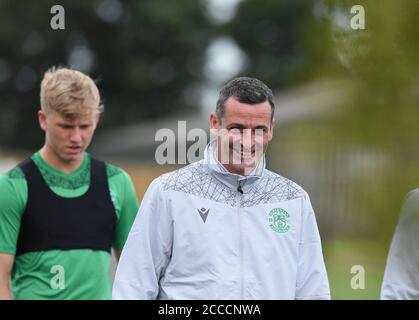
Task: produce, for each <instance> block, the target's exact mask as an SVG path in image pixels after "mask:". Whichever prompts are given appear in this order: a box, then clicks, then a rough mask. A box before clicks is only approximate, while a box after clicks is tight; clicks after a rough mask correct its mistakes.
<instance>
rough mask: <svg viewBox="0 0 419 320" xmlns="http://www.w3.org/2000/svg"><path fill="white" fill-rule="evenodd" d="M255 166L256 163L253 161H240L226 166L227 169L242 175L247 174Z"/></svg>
mask: <svg viewBox="0 0 419 320" xmlns="http://www.w3.org/2000/svg"><path fill="white" fill-rule="evenodd" d="M255 167H256V164H255V163H254V162H253V163H241V164H233V165H229V166H228V168H227V169H228V171H230V172H232V173H236V174H240V175H242V176H248V175H249V174H250V173H251V172H252V171H253V170H254V169H255Z"/></svg>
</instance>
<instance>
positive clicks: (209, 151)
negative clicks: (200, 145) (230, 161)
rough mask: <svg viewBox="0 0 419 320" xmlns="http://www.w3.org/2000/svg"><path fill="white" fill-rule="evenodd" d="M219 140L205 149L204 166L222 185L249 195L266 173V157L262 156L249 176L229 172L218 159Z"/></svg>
mask: <svg viewBox="0 0 419 320" xmlns="http://www.w3.org/2000/svg"><path fill="white" fill-rule="evenodd" d="M216 148H217V140H216V139H214V140H211V141H210V142H209V143H208V145H207V147H206V148H205V156H204V164H205V167H206V169H207V171H208V172H209V173H210V174H211V175H212V176H213V177H214V178H216V179H217V180H218V181H219V182H221V183H222V184H224V185H226V186H228V187H229V188H231V189H233V190H236V191H239V187H241V190H243V193H247V192H248V191H249V189H250V188H251V186H252V185H253V184H254V183H255V182H256V181H258V180H259V179H260V178H261V177H262V176H263V174H264V172H265V166H266V164H265V155H263V156H262V158H261V159H260V161H259V163H258V164H257V166H256V167H255V168H254V169H253V171H252V172H251V173H250V175H248V176H242V175H240V174H235V173H231V172H229V171H227V169H226V168H225V167H224V166H223V165H222V164H221V163H220V162H219V161H218V159H217V158H216V156H215V154H216Z"/></svg>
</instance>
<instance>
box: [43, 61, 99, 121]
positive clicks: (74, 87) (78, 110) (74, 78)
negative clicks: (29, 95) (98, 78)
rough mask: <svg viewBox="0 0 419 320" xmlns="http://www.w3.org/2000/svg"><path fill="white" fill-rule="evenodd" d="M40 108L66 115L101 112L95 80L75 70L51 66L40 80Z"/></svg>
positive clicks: (73, 115)
mask: <svg viewBox="0 0 419 320" xmlns="http://www.w3.org/2000/svg"><path fill="white" fill-rule="evenodd" d="M41 109H42V110H43V111H44V112H45V113H49V112H51V111H55V112H57V113H60V114H62V115H63V116H66V117H78V116H84V115H87V114H90V113H91V112H102V111H103V105H102V104H101V103H100V94H99V90H98V88H97V86H96V84H95V82H94V81H93V80H92V79H91V78H90V77H89V76H87V75H85V74H83V73H81V72H80V71H77V70H71V69H67V68H55V67H52V68H51V69H49V70H48V71H47V72H45V75H44V78H43V80H42V82H41Z"/></svg>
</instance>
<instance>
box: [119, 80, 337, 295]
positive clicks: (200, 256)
mask: <svg viewBox="0 0 419 320" xmlns="http://www.w3.org/2000/svg"><path fill="white" fill-rule="evenodd" d="M274 109H275V105H274V99H273V94H272V91H271V90H270V89H269V88H268V87H267V86H266V85H265V84H264V83H262V82H261V81H259V80H257V79H253V78H237V79H234V80H232V81H230V82H229V83H227V84H226V85H225V86H224V87H223V88H222V90H221V91H220V96H219V99H218V102H217V107H216V112H213V113H211V115H210V125H211V131H212V132H213V133H215V134H216V135H217V137H216V138H215V139H212V140H211V142H210V143H209V144H208V146H207V148H206V151H205V158H204V159H203V160H201V161H198V162H196V163H193V164H191V165H188V166H186V167H184V168H182V169H180V170H177V171H174V172H171V173H168V174H164V175H162V176H160V177H159V178H157V179H156V180H154V181H153V182H152V184H151V185H150V187H149V188H148V190H147V192H146V194H145V196H144V199H143V202H142V205H141V207H140V210H139V213H138V215H137V218H136V221H135V222H134V225H133V228H132V229H131V232H130V235H129V236H128V240H127V243H126V245H125V247H124V250H123V251H122V255H121V261H120V263H119V266H118V269H117V273H116V278H115V282H114V287H113V298H114V299H329V298H330V291H329V283H328V279H327V274H326V269H325V265H324V261H323V254H322V249H321V241H320V236H319V233H318V229H317V224H316V219H315V215H314V211H313V208H312V206H311V204H310V200H309V197H308V194H307V193H306V192H305V191H304V190H303V189H302V188H301V187H300V186H298V185H297V184H295V183H294V182H292V181H290V180H288V179H286V178H284V177H282V176H280V175H278V174H276V173H273V172H271V171H269V170H267V169H266V168H265V157H264V153H265V151H266V150H267V148H268V144H269V142H270V141H271V140H272V137H273V129H274V126H275V122H274V117H273V116H274Z"/></svg>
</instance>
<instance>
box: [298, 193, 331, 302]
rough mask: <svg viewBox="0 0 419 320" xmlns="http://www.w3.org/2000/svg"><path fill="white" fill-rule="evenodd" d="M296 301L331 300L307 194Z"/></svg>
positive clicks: (318, 237) (303, 208)
mask: <svg viewBox="0 0 419 320" xmlns="http://www.w3.org/2000/svg"><path fill="white" fill-rule="evenodd" d="M295 298H296V299H313V300H314V299H324V300H328V299H330V289H329V281H328V278H327V273H326V267H325V264H324V260H323V253H322V246H321V240H320V235H319V231H318V228H317V223H316V217H315V215H314V210H313V208H312V206H311V203H310V198H309V196H308V194H307V193H305V196H304V198H303V205H302V226H301V236H300V243H299V257H298V268H297V288H296V296H295Z"/></svg>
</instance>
